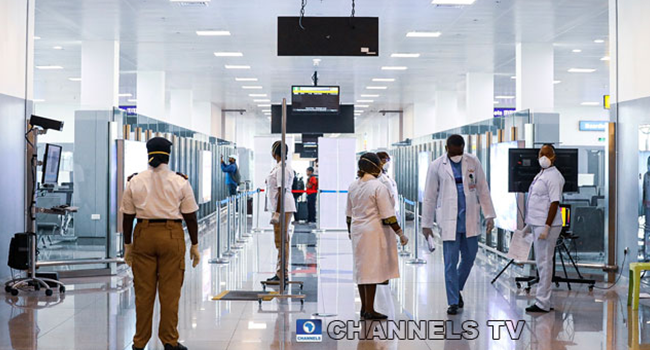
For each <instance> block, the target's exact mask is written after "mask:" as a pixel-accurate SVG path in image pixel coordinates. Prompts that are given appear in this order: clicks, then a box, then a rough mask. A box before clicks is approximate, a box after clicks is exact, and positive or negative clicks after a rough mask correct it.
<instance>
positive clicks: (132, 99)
mask: <svg viewBox="0 0 650 350" xmlns="http://www.w3.org/2000/svg"><path fill="white" fill-rule="evenodd" d="M127 101H129V102H138V100H136V99H135V98H130V99H128V100H127Z"/></svg>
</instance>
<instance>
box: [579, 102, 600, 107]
mask: <svg viewBox="0 0 650 350" xmlns="http://www.w3.org/2000/svg"><path fill="white" fill-rule="evenodd" d="M580 105H582V106H600V102H582V103H581V104H580Z"/></svg>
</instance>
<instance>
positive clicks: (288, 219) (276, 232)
mask: <svg viewBox="0 0 650 350" xmlns="http://www.w3.org/2000/svg"><path fill="white" fill-rule="evenodd" d="M284 215H285V216H284V218H285V221H284V223H285V227H284V230H285V231H284V233H285V234H286V236H287V240H286V241H285V244H284V251H285V252H286V253H285V254H286V258H287V259H286V261H285V263H286V265H285V266H284V277H285V278H289V272H288V269H287V266H289V247H290V246H291V244H290V242H289V241H290V240H291V239H290V238H291V237H289V225H291V216H292V215H293V213H284ZM273 235H274V238H275V248H276V249H277V250H278V262H277V263H276V265H275V274H276V275H278V277H280V271H281V269H282V251H281V250H280V247H282V236H281V235H280V224H275V225H273Z"/></svg>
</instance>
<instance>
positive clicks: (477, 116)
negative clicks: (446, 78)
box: [465, 73, 494, 124]
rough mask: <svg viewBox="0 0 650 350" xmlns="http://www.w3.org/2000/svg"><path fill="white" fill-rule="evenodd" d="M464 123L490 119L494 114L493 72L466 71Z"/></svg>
mask: <svg viewBox="0 0 650 350" xmlns="http://www.w3.org/2000/svg"><path fill="white" fill-rule="evenodd" d="M465 85H466V112H465V124H472V123H476V122H478V121H481V120H485V119H490V118H492V117H493V115H494V74H492V73H467V77H466V84H465Z"/></svg>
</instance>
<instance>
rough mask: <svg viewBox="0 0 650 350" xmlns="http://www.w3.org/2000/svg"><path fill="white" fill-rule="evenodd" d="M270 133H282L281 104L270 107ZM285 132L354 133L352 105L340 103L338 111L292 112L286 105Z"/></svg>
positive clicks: (289, 106)
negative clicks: (307, 113)
mask: <svg viewBox="0 0 650 350" xmlns="http://www.w3.org/2000/svg"><path fill="white" fill-rule="evenodd" d="M271 133H273V134H280V133H282V106H281V105H273V106H272V107H271ZM287 133H289V134H315V133H320V134H325V133H327V134H329V133H340V134H354V105H340V106H339V113H338V114H336V113H310V114H309V115H306V114H304V113H293V109H292V108H291V105H287Z"/></svg>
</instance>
